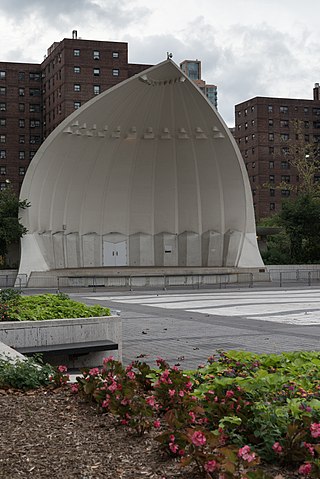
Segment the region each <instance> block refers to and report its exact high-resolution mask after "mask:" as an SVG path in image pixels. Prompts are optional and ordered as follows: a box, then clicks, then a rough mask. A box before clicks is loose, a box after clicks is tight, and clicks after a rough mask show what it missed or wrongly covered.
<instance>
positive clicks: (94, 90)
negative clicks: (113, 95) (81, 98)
mask: <svg viewBox="0 0 320 479" xmlns="http://www.w3.org/2000/svg"><path fill="white" fill-rule="evenodd" d="M99 93H100V85H93V94H94V95H99Z"/></svg>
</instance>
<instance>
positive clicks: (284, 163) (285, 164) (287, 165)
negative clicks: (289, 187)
mask: <svg viewBox="0 0 320 479" xmlns="http://www.w3.org/2000/svg"><path fill="white" fill-rule="evenodd" d="M280 166H281V169H282V170H287V169H288V168H290V163H289V162H288V161H281V163H280Z"/></svg>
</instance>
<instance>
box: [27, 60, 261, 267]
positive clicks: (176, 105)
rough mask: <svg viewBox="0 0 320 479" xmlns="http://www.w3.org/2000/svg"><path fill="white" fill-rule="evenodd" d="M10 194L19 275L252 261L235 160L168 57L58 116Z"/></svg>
mask: <svg viewBox="0 0 320 479" xmlns="http://www.w3.org/2000/svg"><path fill="white" fill-rule="evenodd" d="M21 198H27V199H28V200H29V201H30V203H31V207H30V208H29V209H27V210H25V211H23V212H22V214H23V217H22V221H23V223H24V225H25V226H26V227H27V229H28V234H27V235H26V236H25V237H24V238H23V239H22V257H21V266H20V273H27V274H28V273H29V272H30V271H45V270H49V269H55V268H66V267H68V268H70V267H75V268H79V267H91V266H125V265H128V266H217V267H218V266H219V267H221V266H236V267H257V266H262V264H263V263H262V260H261V257H260V254H259V251H258V247H257V242H256V232H255V222H254V213H253V205H252V197H251V190H250V186H249V182H248V178H247V173H246V170H245V166H244V164H243V160H242V157H241V155H240V152H239V150H238V148H237V146H236V143H235V141H234V139H233V137H232V135H231V134H230V132H229V130H228V128H227V126H226V125H225V124H224V122H223V120H222V119H221V117H220V115H219V114H218V113H217V111H216V110H215V109H214V107H213V106H212V105H211V104H210V103H209V102H208V100H207V99H206V98H205V97H204V96H203V95H202V93H201V92H200V90H199V89H198V88H197V87H196V86H195V85H194V84H193V83H192V82H191V81H190V80H189V79H188V78H187V77H185V76H184V74H183V73H182V71H181V70H180V69H179V68H178V67H177V66H176V65H175V63H173V62H172V61H171V60H167V61H165V62H163V63H160V64H159V65H156V66H154V67H152V68H150V69H148V70H146V71H145V72H143V73H142V74H139V75H137V76H135V77H132V78H130V79H129V80H126V81H125V82H123V83H121V84H119V85H117V86H115V87H114V88H112V89H110V90H107V91H106V92H104V93H102V94H101V95H99V96H98V97H96V98H94V99H92V100H91V101H89V102H88V103H86V104H85V105H84V106H83V107H82V108H80V109H79V110H77V111H75V112H74V113H73V114H72V115H70V116H69V117H68V118H67V119H66V120H64V121H63V122H62V123H61V124H60V125H59V126H58V127H57V128H56V129H55V130H54V132H53V133H52V134H51V135H50V136H49V137H48V139H47V140H46V141H45V142H44V143H43V145H42V146H41V147H40V149H39V150H38V152H37V154H36V156H35V157H34V159H33V160H32V162H31V164H30V167H29V169H28V171H27V174H26V176H25V180H24V182H23V186H22V190H21Z"/></svg>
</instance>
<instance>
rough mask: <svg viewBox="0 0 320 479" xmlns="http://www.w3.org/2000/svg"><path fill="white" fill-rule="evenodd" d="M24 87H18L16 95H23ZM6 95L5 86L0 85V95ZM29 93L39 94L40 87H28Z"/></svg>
mask: <svg viewBox="0 0 320 479" xmlns="http://www.w3.org/2000/svg"><path fill="white" fill-rule="evenodd" d="M25 94H26V89H25V88H18V96H25ZM6 95H7V88H6V87H5V86H1V87H0V96H6ZM29 95H30V96H40V95H41V91H40V88H29Z"/></svg>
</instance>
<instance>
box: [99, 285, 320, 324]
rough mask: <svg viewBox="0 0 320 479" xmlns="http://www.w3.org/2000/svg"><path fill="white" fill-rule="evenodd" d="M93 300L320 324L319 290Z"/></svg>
mask: <svg viewBox="0 0 320 479" xmlns="http://www.w3.org/2000/svg"><path fill="white" fill-rule="evenodd" d="M90 299H94V300H96V301H108V300H109V301H112V302H118V303H126V304H141V305H144V306H151V307H156V308H163V309H181V310H186V311H189V312H196V313H201V314H210V315H218V316H225V317H230V316H232V317H237V316H239V317H245V318H248V319H254V320H261V321H273V322H276V323H285V324H294V325H297V326H299V325H314V324H316V325H320V290H318V289H317V290H315V289H312V290H291V291H287V290H284V291H272V290H270V291H252V292H248V291H239V292H226V293H190V294H159V295H158V294H150V295H149V294H146V295H132V296H129V295H123V296H121V295H119V296H97V297H90Z"/></svg>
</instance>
